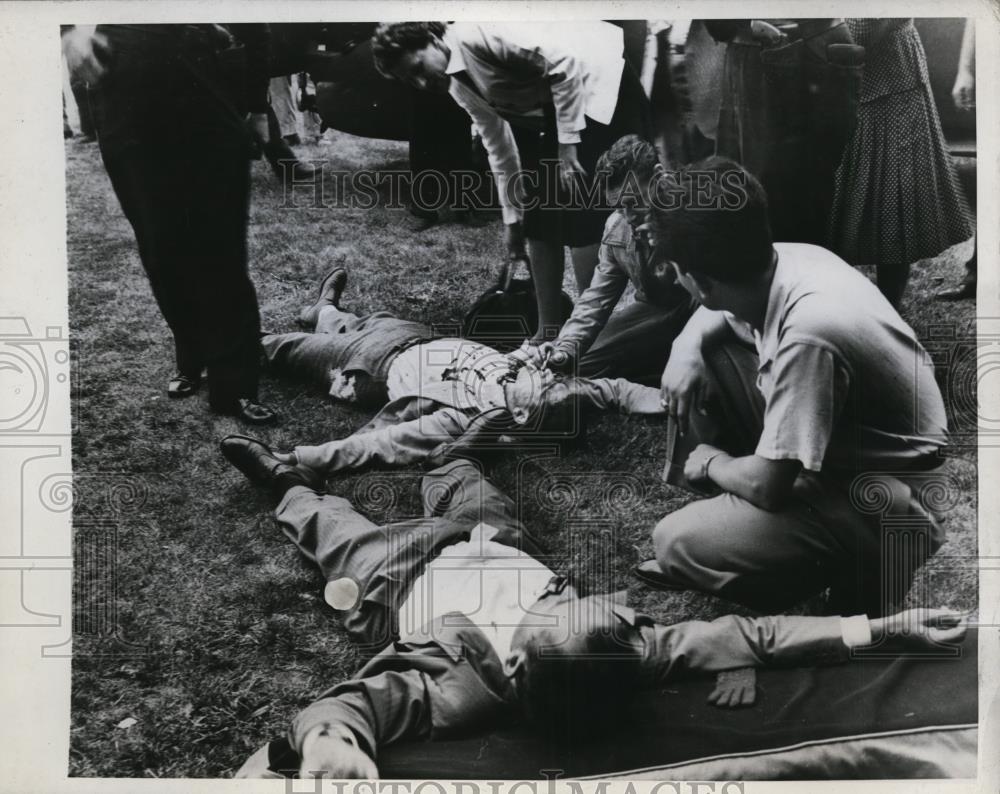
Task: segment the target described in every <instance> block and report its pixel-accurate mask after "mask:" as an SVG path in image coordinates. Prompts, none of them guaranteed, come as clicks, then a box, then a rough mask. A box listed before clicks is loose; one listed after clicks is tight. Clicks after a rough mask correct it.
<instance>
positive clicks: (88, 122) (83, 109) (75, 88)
mask: <svg viewBox="0 0 1000 794" xmlns="http://www.w3.org/2000/svg"><path fill="white" fill-rule="evenodd" d="M69 87H70V90H71V91H72V92H73V99H74V100H75V101H76V110H77V113H78V114H79V116H80V134H81V135H83V136H84V137H85V138H90V139H93V137H94V135H95V131H94V119H93V114H92V113H91V112H90V91H89V90H88V88H87V84H86V83H85V82H83V81H82V80H76V79H72V78H71V79H70V81H69Z"/></svg>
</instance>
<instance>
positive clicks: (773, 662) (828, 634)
mask: <svg viewBox="0 0 1000 794" xmlns="http://www.w3.org/2000/svg"><path fill="white" fill-rule="evenodd" d="M640 631H641V633H642V637H643V641H644V645H645V648H644V652H643V667H644V672H645V673H646V675H647V676H648V678H649V679H650V680H649V683H651V684H658V683H661V682H663V681H665V680H667V679H669V678H672V677H674V676H677V675H681V674H683V673H688V672H718V671H720V670H733V669H736V668H740V667H794V666H798V665H802V666H808V665H820V664H838V663H841V662H845V661H847V660H848V659H849V658H850V651H849V649H848V647H847V644H846V643H845V642H844V639H843V634H842V631H841V622H840V618H839V617H799V616H794V615H781V616H777V617H764V618H744V617H736V616H734V615H728V616H726V617H722V618H719V619H718V620H713V621H711V622H710V623H709V622H704V621H689V622H686V623H677V624H675V625H673V626H661V625H658V624H652V623H651V622H650V623H647V624H646V625H643V626H641V627H640Z"/></svg>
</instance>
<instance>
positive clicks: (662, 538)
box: [653, 508, 699, 572]
mask: <svg viewBox="0 0 1000 794" xmlns="http://www.w3.org/2000/svg"><path fill="white" fill-rule="evenodd" d="M687 512H688V511H686V510H685V509H683V508H682V509H680V510H677V511H675V512H673V513H671V514H670V515H667V516H664V517H663V518H661V519H660V520H659V521H658V522H657V524H656V526H655V527H653V550H654V553H655V555H656V561H657V562H658V563H659V564H660V567H661V568H662V569H663V571H664V572H676V571H678V570H679V569H683V568H686V567H687V562H688V561H690V560H692V559H695V558H697V557H698V556H699V552H698V546H699V543H698V536H699V533H698V532H697V529H696V527H695V526H694V524H693V523H692V522H691V521H690V519H689V516H688V515H687Z"/></svg>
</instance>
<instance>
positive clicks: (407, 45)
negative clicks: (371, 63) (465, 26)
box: [372, 22, 448, 77]
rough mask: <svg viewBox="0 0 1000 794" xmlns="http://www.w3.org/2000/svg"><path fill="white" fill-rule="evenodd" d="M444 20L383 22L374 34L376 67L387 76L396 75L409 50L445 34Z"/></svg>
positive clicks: (425, 44) (413, 50) (373, 49)
mask: <svg viewBox="0 0 1000 794" xmlns="http://www.w3.org/2000/svg"><path fill="white" fill-rule="evenodd" d="M447 27H448V26H447V25H446V24H445V23H444V22H391V23H386V22H383V23H381V24H380V25H379V26H378V27H377V28H376V29H375V34H374V35H373V36H372V55H374V56H375V68H376V69H378V71H379V72H380V73H381V74H383V75H384V76H385V77H394V75H393V70H394V69H395V68H396V67H397V66H398V65H399V62H400V60H401V59H402V58H403V56H404V55H405V54H406V53H408V52H416V51H417V50H422V49H423V48H424V47H426V46H427V45H429V44H431V43H432V42H433V41H434V40H435V39H439V38H441V36H443V35H444V32H445V30H446V29H447Z"/></svg>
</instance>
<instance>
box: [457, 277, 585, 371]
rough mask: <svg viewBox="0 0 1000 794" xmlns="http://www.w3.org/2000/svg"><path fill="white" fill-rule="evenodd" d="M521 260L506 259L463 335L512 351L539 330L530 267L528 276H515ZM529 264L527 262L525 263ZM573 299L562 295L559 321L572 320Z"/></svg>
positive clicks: (470, 315) (468, 317)
mask: <svg viewBox="0 0 1000 794" xmlns="http://www.w3.org/2000/svg"><path fill="white" fill-rule="evenodd" d="M519 261H523V260H513V261H510V262H505V263H504V265H503V267H502V268H501V269H500V275H499V278H498V279H497V283H496V285H495V286H493V287H490V288H489V289H488V290H486V291H485V292H484V293H483V294H482V295H480V296H479V297H478V298H476V300H475V302H474V303H473V304H472V307H471V308H470V309H469V310H468V311H467V312H466V313H465V317H464V318H463V320H462V336H463V337H465V338H466V339H470V340H472V341H475V342H479V343H480V344H484V345H489V346H490V347H492V348H494V349H495V350H498V351H500V352H501V353H509V352H510V351H512V350H515V349H517V348H518V347H520V345H521V343H522V342H523V341H524V340H525V339H527V338H529V337H531V336H534V334H535V332H536V331H537V330H538V296H537V295H536V293H535V282H534V281H533V280H532V278H531V271H530V269H529V270H528V276H527V278H514V270H515V266H516V265H517V263H518V262H519ZM525 264H527V263H525ZM572 312H573V300H572V298H570V297H569V295H567V294H566V293H565V292H562V293H561V294H560V296H559V324H560V326H561V325H562V324H563V323H565V322H566V320H568V319H569V316H570V314H572Z"/></svg>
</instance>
